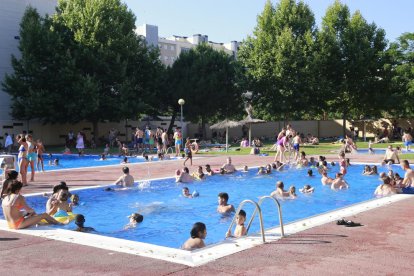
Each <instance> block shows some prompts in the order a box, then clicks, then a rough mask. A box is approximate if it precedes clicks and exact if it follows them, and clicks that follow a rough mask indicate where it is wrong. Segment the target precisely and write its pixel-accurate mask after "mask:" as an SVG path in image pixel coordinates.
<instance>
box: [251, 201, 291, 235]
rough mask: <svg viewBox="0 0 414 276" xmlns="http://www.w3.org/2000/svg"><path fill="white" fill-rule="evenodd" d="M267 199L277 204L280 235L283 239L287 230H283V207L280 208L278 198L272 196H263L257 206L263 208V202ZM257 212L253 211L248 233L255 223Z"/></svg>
mask: <svg viewBox="0 0 414 276" xmlns="http://www.w3.org/2000/svg"><path fill="white" fill-rule="evenodd" d="M267 198H269V199H271V200H273V202H274V203H275V204H276V206H277V209H278V213H279V224H280V235H281V236H282V237H284V236H285V230H284V228H283V219H282V207H281V206H280V203H279V201H278V200H277V199H276V198H274V197H272V196H262V197H261V198H260V199H259V201H258V202H257V205H258V206H259V207H261V206H262V204H263V201H264V200H265V199H267ZM256 212H257V210H256V209H255V210H254V211H253V214H252V217H251V218H250V221H249V224H248V225H247V232H249V229H250V226H251V224H252V222H253V220H254V218H255V216H256Z"/></svg>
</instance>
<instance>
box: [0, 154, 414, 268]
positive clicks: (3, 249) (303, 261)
mask: <svg viewBox="0 0 414 276" xmlns="http://www.w3.org/2000/svg"><path fill="white" fill-rule="evenodd" d="M349 157H350V158H351V162H379V161H380V159H381V157H382V156H376V155H354V156H352V155H350V156H349ZM225 158H226V157H225V156H205V157H202V158H199V159H196V160H194V161H193V166H194V168H193V169H195V166H198V165H204V164H207V163H208V164H210V165H211V166H212V167H219V166H221V165H222V164H223V163H224V162H225ZM336 158H337V157H336V155H332V156H331V158H329V156H328V160H331V159H332V160H336ZM271 160H273V157H272V156H270V157H259V156H233V163H234V164H235V165H236V166H242V165H249V166H257V165H262V164H266V163H269V162H271ZM121 167H122V165H119V167H118V166H116V167H105V168H88V169H80V170H76V171H72V172H71V171H56V172H46V173H41V174H38V175H37V176H36V182H34V183H30V186H29V187H26V188H25V190H24V193H33V192H45V191H46V192H50V190H51V187H52V186H53V185H54V184H56V183H58V182H59V181H61V180H64V181H66V182H67V183H68V185H69V186H70V187H72V188H73V187H75V186H76V187H82V186H92V185H96V184H107V183H112V182H113V181H115V180H116V179H117V177H118V176H119V175H120V174H121V172H120V170H121ZM129 167H130V170H131V173H132V175H133V176H134V177H135V179H136V180H139V179H146V178H148V171H149V174H150V177H151V178H157V177H165V176H170V175H172V174H173V173H174V171H175V169H177V168H180V167H182V160H177V161H170V162H151V163H145V164H130V165H129ZM412 210H414V198H409V199H407V200H403V201H399V202H396V203H393V204H391V205H387V206H385V207H380V208H376V209H373V210H370V211H366V212H363V213H360V214H358V215H355V216H353V217H351V218H349V219H352V220H354V221H357V222H361V223H362V224H363V225H364V226H363V227H355V228H347V227H343V226H337V225H336V224H335V223H328V224H324V225H322V226H317V227H314V228H311V229H308V230H305V231H303V232H300V233H298V234H294V235H291V236H288V237H286V238H284V239H281V240H279V241H276V242H272V243H267V244H264V245H260V246H257V247H254V248H252V249H248V250H245V251H242V252H239V253H236V254H233V255H230V256H227V257H223V258H221V259H218V260H216V261H213V262H210V263H208V264H205V265H202V266H198V267H188V266H185V265H181V264H176V263H171V262H166V261H160V260H156V259H152V258H145V257H139V256H135V255H130V254H124V253H119V252H113V251H108V250H103V249H98V248H94V247H88V246H82V245H77V244H72V243H66V242H61V241H56V240H51V239H46V238H39V237H34V236H29V235H23V234H16V233H14V232H7V231H0V264H1V266H0V275H43V274H46V273H47V274H49V275H66V274H70V275H85V274H88V275H194V274H197V275H212V274H214V275H280V274H283V275H340V274H348V275H362V274H365V275H393V274H395V275H412V272H411V270H412V269H413V268H414V261H413V260H412V257H413V256H414V231H412V229H414V212H413V211H412Z"/></svg>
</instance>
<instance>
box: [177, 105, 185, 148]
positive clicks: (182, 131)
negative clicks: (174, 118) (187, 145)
mask: <svg viewBox="0 0 414 276" xmlns="http://www.w3.org/2000/svg"><path fill="white" fill-rule="evenodd" d="M178 104H179V105H180V106H181V135H182V137H183V141H182V142H184V135H183V134H184V129H183V105H184V104H185V101H184V99H179V100H178Z"/></svg>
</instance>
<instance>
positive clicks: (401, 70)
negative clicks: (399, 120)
mask: <svg viewBox="0 0 414 276" xmlns="http://www.w3.org/2000/svg"><path fill="white" fill-rule="evenodd" d="M387 56H388V57H389V60H388V61H389V64H388V66H389V67H390V68H391V70H392V72H393V75H392V87H393V94H392V95H391V96H392V97H391V99H392V100H393V102H394V103H395V102H398V103H400V104H399V105H398V106H396V108H393V109H391V110H389V111H390V113H391V114H392V115H394V116H401V117H402V116H413V114H414V107H413V105H412V103H413V101H414V33H404V34H402V35H401V36H400V37H399V38H398V40H397V42H395V43H392V44H391V46H390V48H389V49H388V51H387ZM390 106H392V107H394V106H395V105H390Z"/></svg>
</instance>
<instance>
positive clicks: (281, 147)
mask: <svg viewBox="0 0 414 276" xmlns="http://www.w3.org/2000/svg"><path fill="white" fill-rule="evenodd" d="M288 143H289V138H288V137H287V136H286V135H283V136H282V138H280V139H279V140H278V141H277V143H276V144H277V152H276V155H275V159H274V162H276V161H278V160H277V157H278V156H279V161H280V162H281V163H283V162H285V161H286V160H283V161H282V158H283V159H285V151H286V145H287V144H288Z"/></svg>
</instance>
